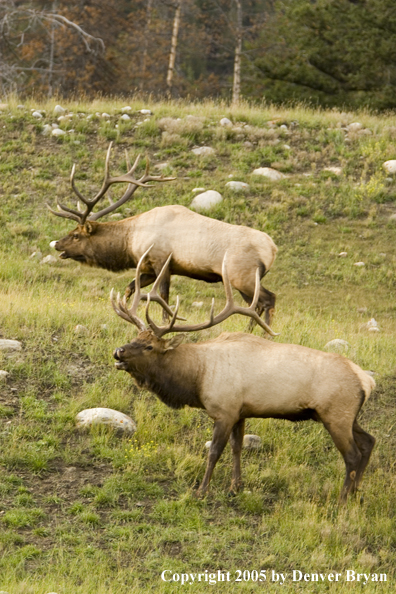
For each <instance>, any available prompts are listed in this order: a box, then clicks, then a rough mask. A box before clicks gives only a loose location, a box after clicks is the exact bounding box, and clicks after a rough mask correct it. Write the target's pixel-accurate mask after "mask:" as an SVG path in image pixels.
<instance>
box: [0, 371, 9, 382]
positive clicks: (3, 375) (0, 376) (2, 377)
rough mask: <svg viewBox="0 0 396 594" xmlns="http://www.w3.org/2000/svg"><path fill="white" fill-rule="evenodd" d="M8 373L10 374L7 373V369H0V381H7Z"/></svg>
mask: <svg viewBox="0 0 396 594" xmlns="http://www.w3.org/2000/svg"><path fill="white" fill-rule="evenodd" d="M9 375H10V374H9V373H8V371H3V370H1V371H0V382H3V383H4V382H6V381H7V377H8V376H9Z"/></svg>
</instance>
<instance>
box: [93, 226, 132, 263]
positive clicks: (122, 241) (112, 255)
mask: <svg viewBox="0 0 396 594" xmlns="http://www.w3.org/2000/svg"><path fill="white" fill-rule="evenodd" d="M123 223H124V221H119V222H117V223H102V225H101V226H100V227H99V230H98V232H97V233H96V234H95V236H94V237H93V238H92V242H93V248H94V250H93V251H94V258H93V261H92V262H90V261H88V262H87V263H88V264H90V265H92V266H99V267H100V268H105V269H106V270H111V271H112V272H120V271H121V270H127V269H129V268H135V266H136V262H135V261H134V260H133V258H131V256H130V255H129V253H128V231H129V230H128V229H126V228H125V225H124V224H123Z"/></svg>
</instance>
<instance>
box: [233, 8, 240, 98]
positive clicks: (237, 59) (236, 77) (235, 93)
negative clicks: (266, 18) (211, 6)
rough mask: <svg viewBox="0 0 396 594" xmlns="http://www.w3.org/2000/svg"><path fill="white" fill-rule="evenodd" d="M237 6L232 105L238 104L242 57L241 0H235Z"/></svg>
mask: <svg viewBox="0 0 396 594" xmlns="http://www.w3.org/2000/svg"><path fill="white" fill-rule="evenodd" d="M235 3H236V7H237V18H236V21H237V22H236V46H235V60H234V81H233V85H232V105H238V103H239V99H240V95H241V57H242V0H235Z"/></svg>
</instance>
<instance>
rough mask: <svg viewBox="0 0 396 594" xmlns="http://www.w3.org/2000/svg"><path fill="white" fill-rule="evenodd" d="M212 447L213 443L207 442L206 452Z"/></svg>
mask: <svg viewBox="0 0 396 594" xmlns="http://www.w3.org/2000/svg"><path fill="white" fill-rule="evenodd" d="M211 445H212V442H211V441H207V442H206V443H205V449H206V450H209V449H210V446H211Z"/></svg>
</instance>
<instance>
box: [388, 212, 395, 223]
mask: <svg viewBox="0 0 396 594" xmlns="http://www.w3.org/2000/svg"><path fill="white" fill-rule="evenodd" d="M389 220H390V221H396V212H395V213H393V214H392V215H391V216H390V217H389Z"/></svg>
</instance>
